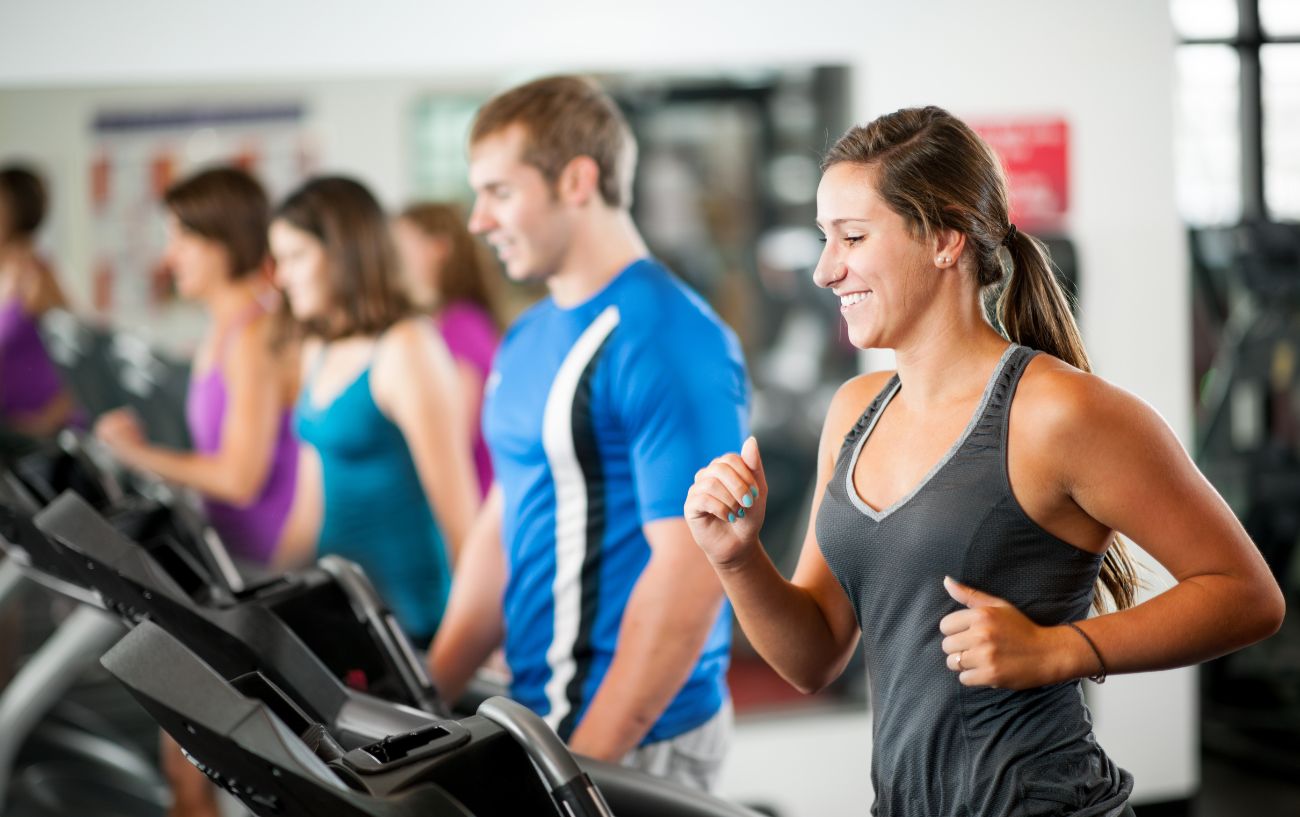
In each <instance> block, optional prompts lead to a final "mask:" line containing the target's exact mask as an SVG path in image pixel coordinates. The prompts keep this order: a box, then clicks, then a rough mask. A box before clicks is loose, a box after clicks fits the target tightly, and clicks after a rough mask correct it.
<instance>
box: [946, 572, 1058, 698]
mask: <svg viewBox="0 0 1300 817" xmlns="http://www.w3.org/2000/svg"><path fill="white" fill-rule="evenodd" d="M943 586H944V589H945V590H947V591H948V595H950V596H952V597H953V598H954V599H956V600H957V601H958V602H960V603H961V604H962V605H964V606H965V608H966V609H964V610H958V611H957V612H955V613H949V614H948V615H946V616H944V617H943V620H942V621H940V622H939V630H940V631H941V632H942V633H943V634H944V636H945V638H944V639H943V651H944V653H945V659H944V660H945V661H946V662H947V666H948V669H950V670H952V671H953V672H956V673H958V676H957V679H958V680H959V681H961V683H962V685H963V686H988V687H999V688H1003V689H1031V688H1033V687H1040V686H1045V685H1047V684H1053V683H1057V682H1060V681H1064V680H1066V679H1067V678H1069V677H1073V676H1071V675H1069V672H1068V670H1065V669H1064V666H1065V665H1064V661H1063V660H1062V659H1066V660H1068V658H1069V655H1070V648H1071V646H1073V645H1070V644H1069V643H1068V642H1066V641H1064V640H1063V639H1060V638H1059V637H1060V636H1061V635H1071V634H1068V633H1063V632H1062V631H1063V630H1065V629H1066V628H1064V627H1040V626H1038V625H1037V624H1035V623H1034V622H1032V621H1030V620H1029V618H1028V617H1027V616H1026V615H1025V614H1024V613H1022V612H1020V611H1019V610H1017V609H1016V608H1015V607H1013V606H1012V605H1011V603H1010V602H1007V601H1005V600H1003V599H1000V598H998V597H997V596H992V595H989V594H988V593H984V592H982V591H979V590H976V589H974V588H973V587H967V586H966V585H964V584H961V583H959V582H957V581H954V580H953V579H950V578H946V577H945V578H944V580H943ZM1076 638H1077V636H1076Z"/></svg>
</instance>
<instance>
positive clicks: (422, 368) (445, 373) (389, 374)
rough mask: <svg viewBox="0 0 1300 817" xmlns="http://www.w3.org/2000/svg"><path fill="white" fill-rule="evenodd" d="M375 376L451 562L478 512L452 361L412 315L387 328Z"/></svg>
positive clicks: (379, 394)
mask: <svg viewBox="0 0 1300 817" xmlns="http://www.w3.org/2000/svg"><path fill="white" fill-rule="evenodd" d="M373 382H374V387H375V401H376V403H377V404H378V405H379V408H380V409H381V410H382V411H383V412H384V413H385V414H386V415H387V416H388V417H389V418H391V419H392V421H393V422H394V423H396V424H397V427H398V428H400V429H401V430H402V435H403V436H404V437H405V438H406V444H407V447H408V448H410V451H411V459H412V460H414V462H415V468H416V471H417V472H418V473H419V475H420V483H421V485H422V486H423V488H424V492H425V495H426V496H428V498H429V505H430V506H431V507H432V508H433V514H434V517H435V518H436V519H437V520H438V526H439V527H440V528H441V529H442V532H443V534H444V535H445V536H446V537H447V550H448V555H449V556H450V557H451V561H452V564H453V565H454V564H455V563H456V561H457V560H458V558H459V555H460V548H461V545H462V544H463V543H464V541H465V538H466V536H468V534H469V530H470V525H471V524H472V523H473V521H474V516H475V514H476V513H477V512H478V506H479V489H478V478H477V477H476V476H475V475H474V466H473V460H472V459H471V456H470V441H469V437H468V435H466V434H465V433H464V429H465V427H466V425H465V421H464V420H463V419H462V418H461V411H462V406H463V403H462V399H461V396H460V394H459V393H458V391H459V388H458V387H459V384H458V383H457V380H456V368H455V364H453V363H452V359H451V355H450V353H449V352H448V351H447V347H446V346H445V345H444V343H443V342H442V339H441V338H439V337H438V336H437V333H436V332H434V330H433V327H432V324H431V323H430V321H429V320H427V319H424V318H410V319H407V320H404V321H402V322H401V323H399V324H397V325H396V326H394V327H393V328H392V329H390V330H388V332H387V333H385V335H384V336H383V338H382V339H381V340H380V349H379V352H378V354H377V357H376V360H375V369H374V381H373Z"/></svg>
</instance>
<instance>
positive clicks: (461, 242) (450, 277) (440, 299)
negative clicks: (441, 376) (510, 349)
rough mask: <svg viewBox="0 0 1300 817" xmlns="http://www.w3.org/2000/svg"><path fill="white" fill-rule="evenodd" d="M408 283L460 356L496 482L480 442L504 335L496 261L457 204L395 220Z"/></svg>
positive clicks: (413, 210) (480, 465)
mask: <svg viewBox="0 0 1300 817" xmlns="http://www.w3.org/2000/svg"><path fill="white" fill-rule="evenodd" d="M393 238H394V239H395V242H396V244H397V250H398V254H399V255H400V257H401V262H402V272H403V274H404V277H405V279H406V288H407V291H408V292H409V293H410V296H411V300H412V301H414V302H415V304H416V306H418V307H420V308H421V309H422V310H424V311H425V312H427V313H429V314H431V315H433V317H434V320H435V321H436V322H437V325H438V330H439V332H440V333H441V334H442V339H443V340H444V341H445V342H446V343H447V350H448V351H450V352H451V356H452V358H453V359H454V360H455V361H456V372H457V374H458V375H459V379H460V385H461V394H462V395H463V397H464V400H465V410H464V412H463V415H464V416H465V417H466V418H467V419H468V420H469V422H470V428H469V429H468V430H467V431H466V434H468V435H469V438H470V441H471V443H472V445H473V447H474V466H475V469H476V470H477V471H478V484H479V492H480V494H481V495H483V496H486V495H487V490H488V488H489V487H491V485H492V459H491V457H490V456H489V455H488V450H487V444H486V443H484V442H483V427H482V423H481V421H480V413H481V411H482V408H483V387H484V385H485V384H486V383H487V377H488V373H489V372H490V371H491V370H492V356H493V355H494V354H495V353H496V350H497V343H498V342H500V340H501V324H500V321H499V319H498V316H499V315H500V310H499V308H498V304H497V297H496V292H495V290H494V289H493V286H492V284H493V282H494V281H495V280H496V278H495V273H496V270H495V269H494V268H493V267H494V262H493V260H492V258H491V256H490V255H489V254H488V253H487V252H485V251H484V250H483V248H482V247H480V246H478V245H476V244H475V243H474V238H473V236H471V235H470V234H469V230H468V229H466V226H465V216H464V215H463V214H462V213H461V212H460V210H459V208H457V207H456V206H455V205H453V204H440V203H436V202H424V203H420V204H413V205H411V206H410V207H407V208H406V209H405V210H403V211H402V214H401V215H400V216H398V217H397V220H396V221H395V222H394V223H393Z"/></svg>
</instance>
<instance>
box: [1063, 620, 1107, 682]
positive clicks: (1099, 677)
mask: <svg viewBox="0 0 1300 817" xmlns="http://www.w3.org/2000/svg"><path fill="white" fill-rule="evenodd" d="M1065 626H1067V627H1069V628H1070V629H1071V630H1074V631H1075V632H1076V633H1078V634H1079V635H1081V636H1083V640H1084V641H1087V642H1088V646H1089V647H1091V648H1092V654H1093V655H1095V656H1097V665H1098V666H1100V667H1101V671H1100V672H1098V673H1097V674H1095V675H1089V676H1088V680H1089V681H1092V682H1093V683H1094V684H1104V683H1106V662H1105V660H1104V659H1102V657H1101V650H1099V649H1097V645H1096V644H1095V643H1094V642H1093V640H1092V639H1091V638H1089V637H1088V634H1087V633H1085V632H1084V631H1083V628H1082V627H1080V626H1079V625H1078V624H1075V623H1074V622H1073V621H1067V622H1065Z"/></svg>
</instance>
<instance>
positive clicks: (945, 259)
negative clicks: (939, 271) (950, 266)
mask: <svg viewBox="0 0 1300 817" xmlns="http://www.w3.org/2000/svg"><path fill="white" fill-rule="evenodd" d="M939 263H940V264H946V263H948V256H946V255H941V256H939Z"/></svg>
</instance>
